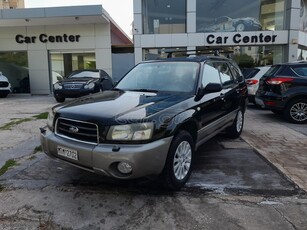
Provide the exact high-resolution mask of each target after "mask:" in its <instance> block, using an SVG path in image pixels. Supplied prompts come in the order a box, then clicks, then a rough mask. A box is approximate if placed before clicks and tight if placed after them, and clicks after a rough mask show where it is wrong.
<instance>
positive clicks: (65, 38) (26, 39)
mask: <svg viewBox="0 0 307 230" xmlns="http://www.w3.org/2000/svg"><path fill="white" fill-rule="evenodd" d="M80 37H81V36H80V35H67V34H62V35H47V34H40V35H39V36H25V35H22V34H17V35H16V36H15V41H16V42H17V43H19V44H24V43H26V44H34V43H36V42H38V41H39V42H41V43H48V42H50V43H64V42H79V41H80Z"/></svg>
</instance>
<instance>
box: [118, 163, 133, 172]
mask: <svg viewBox="0 0 307 230" xmlns="http://www.w3.org/2000/svg"><path fill="white" fill-rule="evenodd" d="M117 169H118V171H120V172H121V173H123V174H128V173H131V172H132V166H131V165H130V164H128V163H126V162H119V163H118V165H117Z"/></svg>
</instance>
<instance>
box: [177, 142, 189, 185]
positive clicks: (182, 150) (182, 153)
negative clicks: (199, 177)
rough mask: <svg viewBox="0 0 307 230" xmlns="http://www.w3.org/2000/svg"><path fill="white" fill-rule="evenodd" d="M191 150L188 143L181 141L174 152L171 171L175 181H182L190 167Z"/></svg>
mask: <svg viewBox="0 0 307 230" xmlns="http://www.w3.org/2000/svg"><path fill="white" fill-rule="evenodd" d="M191 159H192V148H191V145H190V144H189V142H187V141H182V142H181V143H180V144H179V145H178V147H177V149H176V152H175V155H174V162H173V170H174V175H175V177H176V179H177V180H182V179H184V178H185V177H186V176H187V174H188V172H189V170H190V167H191Z"/></svg>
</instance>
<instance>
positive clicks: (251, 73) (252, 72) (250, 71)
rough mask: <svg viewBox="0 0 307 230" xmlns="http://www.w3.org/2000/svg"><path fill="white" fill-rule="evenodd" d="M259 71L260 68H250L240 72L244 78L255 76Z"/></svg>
mask: <svg viewBox="0 0 307 230" xmlns="http://www.w3.org/2000/svg"><path fill="white" fill-rule="evenodd" d="M259 71H260V69H256V68H251V69H243V70H242V74H243V76H244V78H245V79H250V78H253V77H254V76H256V74H257V73H258V72H259Z"/></svg>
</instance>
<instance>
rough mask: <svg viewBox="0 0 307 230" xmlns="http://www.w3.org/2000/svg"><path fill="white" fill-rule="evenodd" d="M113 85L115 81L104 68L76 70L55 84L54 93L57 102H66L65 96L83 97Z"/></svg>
mask: <svg viewBox="0 0 307 230" xmlns="http://www.w3.org/2000/svg"><path fill="white" fill-rule="evenodd" d="M112 87H113V81H112V79H111V77H110V76H109V75H108V74H107V73H106V72H105V71H104V70H101V69H85V70H76V71H73V72H72V73H71V74H70V75H69V76H68V77H67V78H64V79H63V80H61V81H58V82H57V83H55V84H54V85H53V95H54V97H55V99H56V101H57V102H64V101H65V98H76V97H81V96H84V95H88V94H91V93H97V92H100V91H103V90H107V89H111V88H112Z"/></svg>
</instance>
